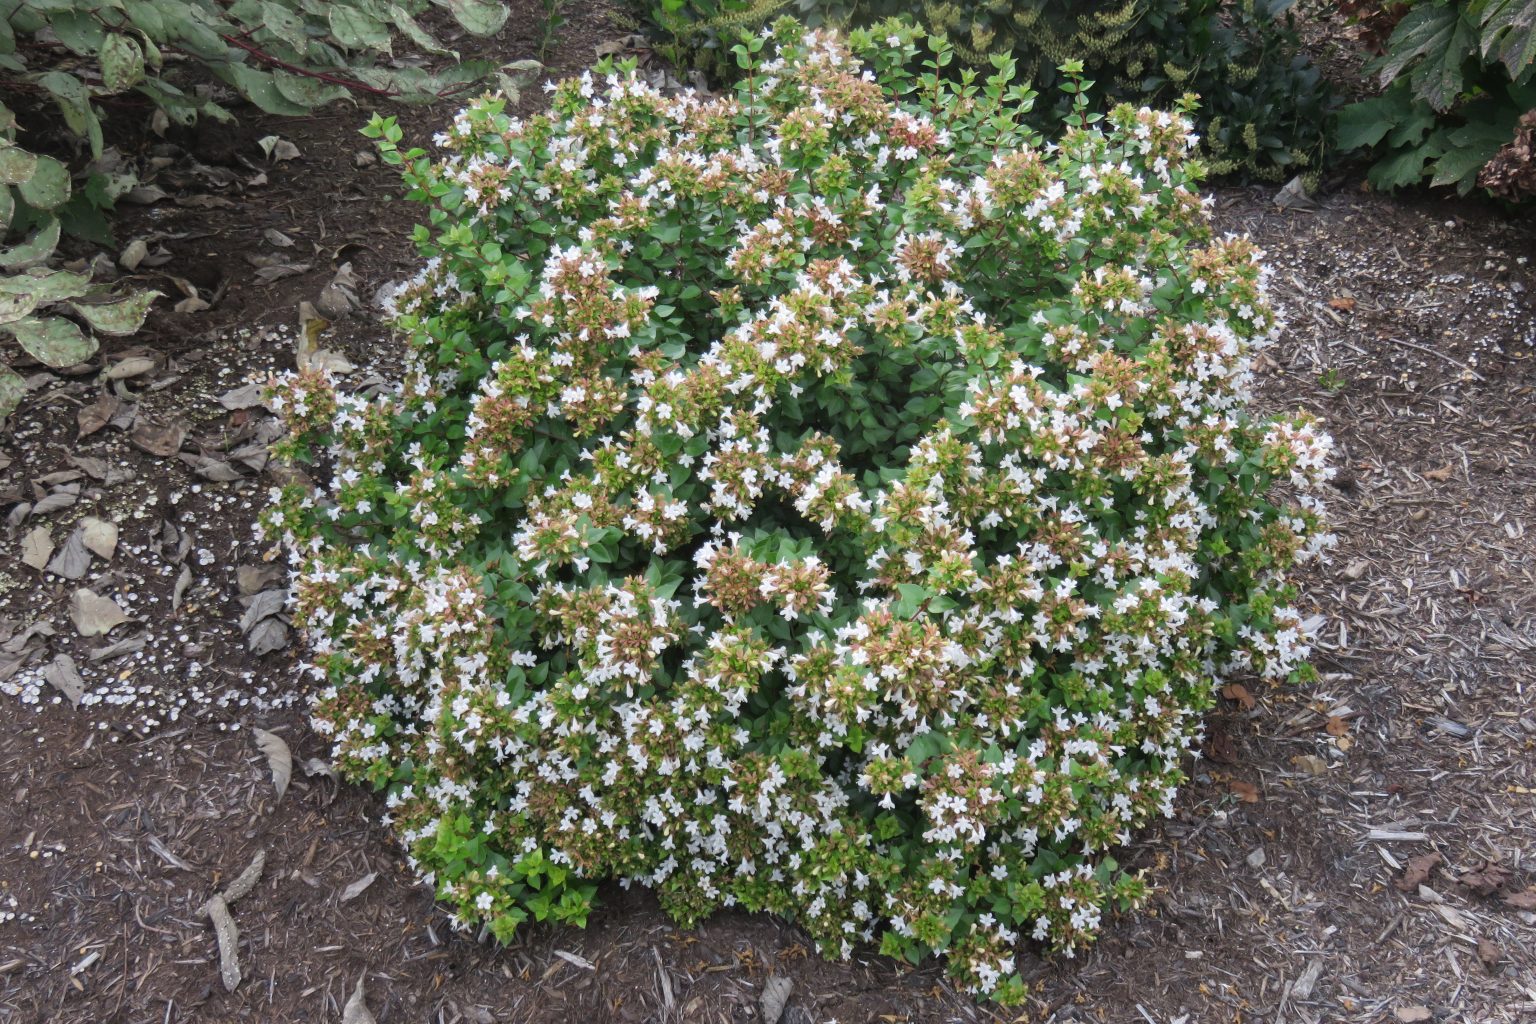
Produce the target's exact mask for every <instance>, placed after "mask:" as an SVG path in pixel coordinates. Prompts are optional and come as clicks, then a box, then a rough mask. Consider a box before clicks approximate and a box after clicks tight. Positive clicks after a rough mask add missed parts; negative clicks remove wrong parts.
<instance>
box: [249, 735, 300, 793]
mask: <svg viewBox="0 0 1536 1024" xmlns="http://www.w3.org/2000/svg"><path fill="white" fill-rule="evenodd" d="M253 735H254V736H255V737H256V749H258V750H260V751H261V752H262V753H263V754H266V755H267V767H268V768H270V769H271V770H272V788H273V789H275V790H277V798H278V799H279V800H281V799H282V798H283V794H284V793H286V792H287V791H288V780H289V779H291V778H293V754H291V753H290V752H289V750H288V744H287V743H285V742H284V741H283V738H282V737H281V736H279V735H277V734H276V733H271V732H267V730H265V729H256V730H253Z"/></svg>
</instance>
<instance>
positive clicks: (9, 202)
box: [0, 185, 16, 236]
mask: <svg viewBox="0 0 1536 1024" xmlns="http://www.w3.org/2000/svg"><path fill="white" fill-rule="evenodd" d="M15 212H16V200H15V198H14V197H13V196H12V195H11V188H10V186H9V185H0V236H3V235H4V234H5V232H6V231H8V230H9V229H10V227H11V215H12V214H14V213H15Z"/></svg>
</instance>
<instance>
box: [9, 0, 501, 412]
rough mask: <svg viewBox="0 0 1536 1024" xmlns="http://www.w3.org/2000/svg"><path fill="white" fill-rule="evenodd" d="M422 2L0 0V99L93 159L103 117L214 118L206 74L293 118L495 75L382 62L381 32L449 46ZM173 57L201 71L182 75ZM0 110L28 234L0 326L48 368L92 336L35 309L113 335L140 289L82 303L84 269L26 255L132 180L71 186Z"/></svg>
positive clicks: (13, 229) (219, 103)
mask: <svg viewBox="0 0 1536 1024" xmlns="http://www.w3.org/2000/svg"><path fill="white" fill-rule="evenodd" d="M435 2H436V3H437V5H438V6H442V7H446V8H447V9H448V10H449V11H451V13H452V14H453V17H454V18H455V20H456V21H457V22H458V24H459V25H460V26H461V27H462V28H464V29H465V30H466V31H469V32H472V33H475V34H478V35H487V34H491V33H494V32H495V31H497V30H498V29H499V28H500V27H501V25H502V23H503V22H504V21H505V20H506V17H507V9H506V7H505V5H503V4H502V3H500V2H496V0H435ZM425 8H426V5H425V4H424V3H421V2H420V0H406V2H404V3H390V2H385V0H334V2H330V3H324V4H320V3H313V2H310V0H235V2H233V3H229V2H224V0H110V2H106V0H9V2H6V3H4V4H3V5H0V11H3V13H4V17H0V97H3V98H4V100H5V101H6V102H8V103H10V104H11V106H13V107H14V106H18V103H17V98H18V97H27V98H33V99H36V98H42V100H43V101H44V103H45V104H47V105H49V106H52V107H53V108H54V109H56V111H57V115H58V116H57V123H59V124H61V126H62V127H63V128H65V129H66V130H67V131H68V132H69V133H72V134H73V135H74V136H76V137H78V138H79V139H81V140H83V141H84V143H85V145H86V146H87V147H88V150H89V153H90V156H91V158H93V159H94V160H98V161H99V160H100V159H101V158H102V156H103V152H104V139H103V130H102V122H103V120H104V119H106V118H107V117H108V116H120V117H121V116H130V117H135V118H149V119H150V120H152V121H154V122H156V123H157V126H159V127H164V126H165V125H167V124H169V123H171V122H175V123H177V124H184V125H185V124H191V123H192V122H194V121H195V120H196V119H197V118H198V117H213V118H217V119H219V120H228V119H229V118H230V117H231V114H230V112H229V111H228V110H227V109H226V106H225V102H224V101H223V100H222V97H221V96H220V94H219V92H218V90H217V89H215V88H214V84H215V83H222V85H223V86H224V87H227V90H228V91H229V92H230V93H232V94H234V95H238V96H239V97H241V98H243V99H245V100H248V101H250V102H251V103H254V104H256V105H257V106H258V107H260V108H261V109H262V110H264V111H267V112H268V113H273V114H291V115H299V114H305V113H308V112H309V111H311V110H313V109H314V108H315V107H317V106H320V105H323V104H325V103H329V102H332V101H334V100H339V99H342V98H345V97H348V96H352V95H354V94H357V93H365V94H368V95H372V96H378V97H390V98H393V99H397V100H401V101H423V100H430V99H435V98H438V97H440V96H442V95H445V94H449V93H453V92H456V91H459V90H462V89H465V88H467V87H468V86H469V85H471V84H472V83H475V82H478V81H481V80H483V79H484V78H485V77H487V76H488V75H494V74H496V73H497V71H498V69H497V68H496V67H495V65H494V64H492V63H490V62H486V61H472V62H462V63H460V62H454V63H451V64H449V66H448V69H447V70H446V71H440V72H432V71H428V70H426V69H424V68H421V67H417V66H414V64H413V63H411V62H405V61H400V62H395V61H391V60H389V58H390V55H391V52H392V46H393V44H394V42H395V40H396V39H397V38H403V39H405V40H407V41H408V42H409V43H410V44H411V45H412V46H413V47H414V48H415V49H417V50H421V51H425V52H427V53H430V54H437V55H444V56H448V57H451V58H453V57H456V56H457V55H456V54H453V53H452V52H451V51H450V50H448V49H447V48H445V47H444V46H443V45H442V44H441V43H440V42H438V40H436V39H435V38H434V37H433V36H432V35H431V34H430V33H429V32H427V31H426V29H424V28H423V27H422V26H421V24H420V23H419V22H418V21H417V20H416V15H417V14H419V13H421V12H422V11H423V10H425ZM189 68H194V69H200V70H201V71H203V72H206V75H207V76H208V77H207V78H206V79H205V80H199V79H198V78H197V77H195V76H189V75H188V74H187V71H188V69H189ZM503 77H505V76H503ZM503 84H504V85H505V86H508V87H511V86H513V85H514V84H515V83H512V82H511V81H510V80H505V81H504V83H503ZM109 110H110V112H111V113H110V114H109ZM141 111H142V113H141ZM151 112H153V113H151ZM0 115H3V119H4V139H3V140H0V183H3V185H4V187H3V188H0V195H3V196H4V197H5V198H4V201H3V203H0V221H3V224H0V231H3V232H4V233H8V234H10V235H13V236H14V235H22V234H25V233H27V232H30V233H31V234H30V237H28V238H27V239H26V241H24V242H23V243H22V244H20V245H18V246H16V247H14V248H12V249H10V250H8V251H7V254H6V256H5V257H3V258H0V274H3V276H0V293H3V294H4V296H5V299H4V301H3V302H0V316H3V317H5V318H6V319H4V320H3V322H0V327H3V328H4V329H5V331H6V333H8V334H9V335H11V336H12V337H13V338H15V339H16V341H18V342H19V343H20V344H21V346H22V347H23V348H24V349H26V351H27V352H28V353H29V354H31V355H32V356H33V357H35V358H37V359H39V360H41V361H43V362H45V363H48V364H49V365H54V366H57V365H63V364H67V363H72V362H79V361H81V360H82V359H85V358H87V357H89V355H90V354H91V353H92V352H93V351H94V350H95V343H94V341H93V340H91V337H90V335H89V334H88V333H85V332H82V331H81V330H80V329H79V327H78V326H77V325H76V324H75V323H74V322H73V321H72V320H70V319H67V318H65V317H62V316H59V315H55V314H50V313H49V312H48V311H50V310H52V311H55V313H56V311H57V310H59V309H61V308H65V307H61V306H60V305H59V304H60V303H64V304H67V308H69V309H70V310H71V314H70V315H71V316H74V317H78V318H79V319H80V321H81V322H82V323H83V324H84V325H86V326H87V327H89V328H92V329H94V330H95V331H97V332H100V333H117V332H119V331H120V330H122V329H123V328H124V326H125V325H126V324H128V323H129V321H130V320H131V322H132V327H131V328H128V330H129V333H131V332H132V330H134V329H137V327H138V325H139V323H140V322H141V321H142V317H143V308H144V307H146V306H147V299H146V298H145V297H144V293H141V294H140V295H138V296H136V297H134V298H132V299H130V300H125V301H127V302H128V303H129V305H128V306H127V307H126V309H133V310H137V311H138V312H137V316H136V317H134V318H125V317H124V316H123V315H122V313H123V312H124V310H123V309H122V308H120V304H119V306H113V307H110V308H113V309H119V312H118V313H114V314H108V313H107V312H106V309H108V308H109V307H106V306H96V305H94V304H93V303H94V302H95V301H96V300H97V299H99V298H100V294H99V293H100V290H99V289H92V288H91V287H90V284H89V276H88V275H79V274H63V273H62V272H58V271H52V272H50V271H47V270H45V269H42V267H43V265H44V263H45V261H46V260H47V259H48V257H49V256H51V255H52V253H53V251H54V248H55V246H56V245H57V243H58V240H59V235H60V229H61V224H62V225H68V224H69V223H70V222H71V221H72V219H73V220H74V221H75V222H79V221H80V219H81V217H82V216H84V215H85V213H84V212H83V211H82V209H81V207H87V208H95V209H102V208H109V207H110V206H111V203H112V201H113V199H115V198H116V197H117V196H118V195H121V194H122V193H123V192H124V191H126V190H127V189H128V188H129V187H131V186H132V184H133V180H132V178H131V176H129V175H126V174H122V173H105V172H102V171H100V170H93V171H87V172H86V173H85V175H84V181H83V185H82V187H80V188H74V187H73V184H72V173H71V169H70V167H69V166H68V165H67V164H66V163H65V162H63V161H61V160H60V159H57V158H55V157H53V156H47V155H39V154H36V153H35V152H34V151H35V150H37V149H38V148H39V146H38V143H39V142H46V141H47V140H42V139H27V140H25V141H26V143H27V145H26V146H25V147H24V146H23V145H21V144H19V143H18V141H17V138H16V133H17V131H18V127H17V124H16V119H15V117H14V115H13V114H12V112H11V110H10V109H8V108H7V107H5V106H3V105H0ZM45 314H47V315H45ZM60 360H62V361H63V363H61V362H60ZM0 365H3V364H0ZM18 397H19V383H18V378H17V376H16V374H15V373H14V371H11V370H9V369H3V370H0V415H6V414H9V412H10V411H11V410H12V409H14V407H15V403H16V400H17V398H18Z"/></svg>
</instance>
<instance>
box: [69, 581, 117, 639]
mask: <svg viewBox="0 0 1536 1024" xmlns="http://www.w3.org/2000/svg"><path fill="white" fill-rule="evenodd" d="M69 617H70V620H71V621H72V622H74V624H75V629H76V630H78V631H79V632H80V635H81V636H105V635H106V634H108V633H110V632H112V630H114V629H116V628H117V627H118V626H121V625H122V624H123V623H125V622H127V621H128V616H127V615H126V614H124V612H123V610H122V609H121V608H119V607H118V606H117V602H116V601H114V600H112V599H111V598H110V597H102V596H101V595H99V594H96V593H94V592H93V591H90V590H87V589H86V588H84V587H81V588H80V589H79V590H76V591H75V592H74V593H73V594H71V595H70V597H69Z"/></svg>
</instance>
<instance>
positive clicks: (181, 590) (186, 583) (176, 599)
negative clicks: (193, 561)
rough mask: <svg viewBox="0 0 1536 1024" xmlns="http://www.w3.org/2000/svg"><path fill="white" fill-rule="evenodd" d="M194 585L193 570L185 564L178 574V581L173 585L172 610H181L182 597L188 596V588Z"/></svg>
mask: <svg viewBox="0 0 1536 1024" xmlns="http://www.w3.org/2000/svg"><path fill="white" fill-rule="evenodd" d="M191 585H192V570H191V568H190V567H188V566H185V565H183V566H182V567H181V572H179V573H177V574H176V583H175V585H174V586H172V587H171V611H173V612H176V611H180V610H181V601H182V598H184V597H186V596H187V588H188V587H190V586H191Z"/></svg>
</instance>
